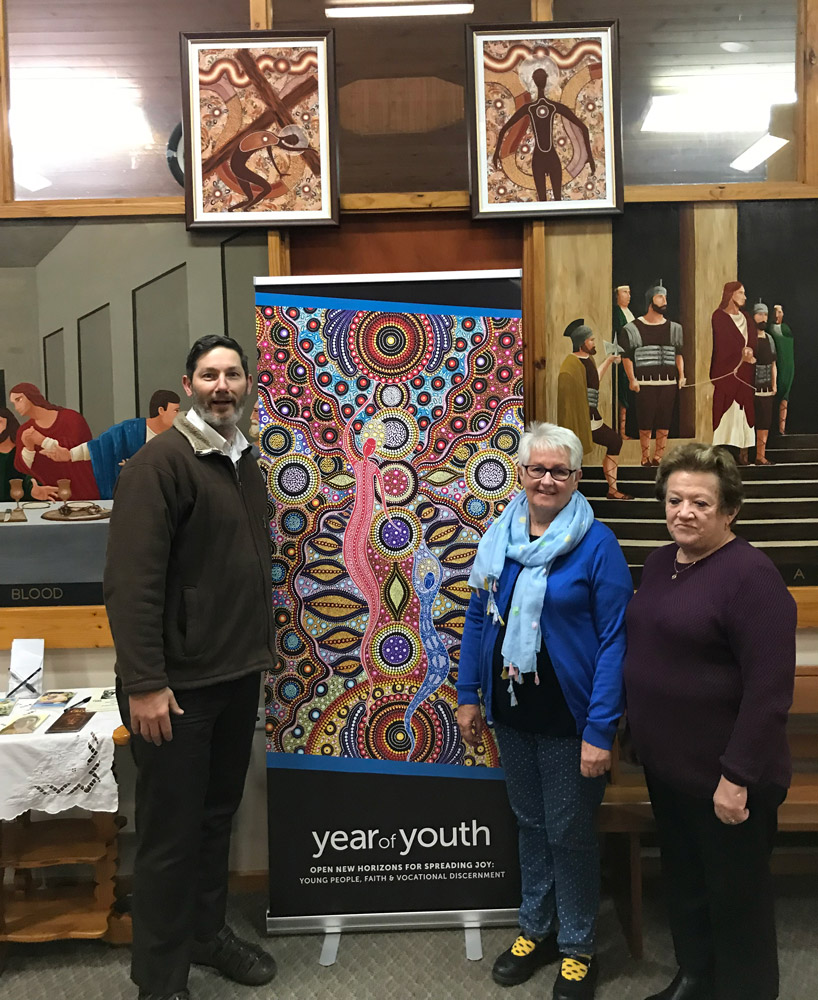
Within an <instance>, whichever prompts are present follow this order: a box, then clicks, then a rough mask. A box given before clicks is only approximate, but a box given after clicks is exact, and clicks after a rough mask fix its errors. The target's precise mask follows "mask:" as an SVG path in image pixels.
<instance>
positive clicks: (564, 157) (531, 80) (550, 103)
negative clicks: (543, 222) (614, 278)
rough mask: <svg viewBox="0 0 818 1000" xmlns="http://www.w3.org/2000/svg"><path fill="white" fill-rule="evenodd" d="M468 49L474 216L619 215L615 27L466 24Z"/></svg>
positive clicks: (564, 23)
mask: <svg viewBox="0 0 818 1000" xmlns="http://www.w3.org/2000/svg"><path fill="white" fill-rule="evenodd" d="M466 48H467V64H468V69H469V74H468V91H467V112H466V120H467V123H468V127H469V160H470V169H469V173H470V178H471V208H472V216H473V218H475V219H496V218H526V217H527V218H545V217H552V216H571V215H617V214H620V213H621V212H622V211H623V202H624V193H623V177H622V138H621V126H620V92H619V34H618V22H617V21H616V20H606V21H587V22H581V23H580V22H568V21H561V22H549V23H544V22H539V23H537V22H534V23H528V24H512V25H508V24H503V25H468V26H467V27H466ZM535 116H536V117H535ZM555 195H556V197H555Z"/></svg>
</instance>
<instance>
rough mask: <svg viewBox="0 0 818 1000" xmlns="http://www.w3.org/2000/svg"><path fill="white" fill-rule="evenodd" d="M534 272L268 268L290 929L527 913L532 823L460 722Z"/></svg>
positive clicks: (272, 827)
mask: <svg viewBox="0 0 818 1000" xmlns="http://www.w3.org/2000/svg"><path fill="white" fill-rule="evenodd" d="M520 305H521V299H520V272H519V271H466V272H452V273H449V272H445V273H439V272H435V273H432V274H386V275H355V276H348V275H337V276H332V277H321V278H298V277H289V278H257V279H256V331H257V343H258V352H259V370H258V383H259V419H260V425H261V434H260V445H261V462H262V465H263V466H264V468H265V472H266V475H267V483H268V489H269V514H270V527H271V538H272V543H273V587H274V598H273V600H274V604H275V614H276V622H277V640H276V641H277V649H278V655H279V660H278V663H277V665H276V668H275V670H274V671H273V673H272V674H271V675H270V676H269V677H268V679H267V690H266V701H267V719H266V724H267V741H268V742H267V749H268V753H267V765H268V768H267V774H268V803H269V837H270V906H269V912H268V920H267V923H268V930H270V931H287V930H293V929H299V928H300V929H303V930H319V929H324V928H328V927H347V928H362V927H372V928H378V927H381V928H382V927H389V926H405V927H413V926H414V927H420V926H430V925H444V924H463V923H472V924H474V923H490V922H507V921H508V920H509V919H510V918H512V917H513V915H514V909H515V908H516V907H517V905H518V904H519V891H520V889H519V873H518V864H517V849H516V828H515V824H514V820H513V817H512V815H511V812H510V810H509V806H508V800H507V798H506V793H505V784H504V782H503V780H502V779H503V774H502V771H501V770H500V766H499V764H500V761H499V757H498V752H497V747H496V744H495V742H494V739H493V735H492V733H491V731H490V730H489V729H488V728H486V729H485V731H484V739H483V742H482V743H481V744H480V745H479V746H477V747H474V748H472V747H468V746H466V745H465V744H464V743H463V742H462V741H461V739H460V734H459V731H458V728H457V724H456V722H455V708H456V704H457V696H456V692H455V683H456V679H457V668H458V662H459V655H460V641H461V636H462V631H463V622H464V618H465V612H466V607H467V605H468V601H469V588H468V584H467V580H468V576H469V571H470V569H471V565H472V562H473V560H474V555H475V552H476V548H477V544H478V542H479V541H480V538H481V537H482V535H483V533H484V532H485V530H486V528H487V527H488V525H489V524H490V523H491V521H492V519H493V518H494V517H496V516H497V515H498V514H499V513H500V512H501V511H502V510H503V508H504V506H505V505H506V503H507V502H508V499H509V497H510V496H511V495H513V493H514V492H515V489H516V481H517V480H516V466H515V457H516V454H517V447H518V444H519V440H520V435H521V433H522V428H523V425H522V409H521V408H522V330H521V309H520Z"/></svg>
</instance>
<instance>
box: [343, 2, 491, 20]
mask: <svg viewBox="0 0 818 1000" xmlns="http://www.w3.org/2000/svg"><path fill="white" fill-rule="evenodd" d="M473 13H474V4H473V3H394V4H393V3H390V2H389V0H387V2H386V3H380V4H371V5H369V6H366V7H364V6H354V7H353V6H345V7H326V8H325V9H324V14H325V15H326V16H327V17H418V16H423V15H426V16H427V17H445V16H447V15H452V14H473Z"/></svg>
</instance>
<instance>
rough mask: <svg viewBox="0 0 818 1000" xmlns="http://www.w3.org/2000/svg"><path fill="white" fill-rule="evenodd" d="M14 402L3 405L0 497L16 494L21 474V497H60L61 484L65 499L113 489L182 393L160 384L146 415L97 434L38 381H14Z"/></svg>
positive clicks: (169, 419)
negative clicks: (13, 489)
mask: <svg viewBox="0 0 818 1000" xmlns="http://www.w3.org/2000/svg"><path fill="white" fill-rule="evenodd" d="M9 403H10V406H11V408H9V407H4V406H0V500H9V499H12V496H11V481H12V479H19V478H20V477H22V489H23V494H22V495H21V497H20V499H25V500H43V501H44V500H56V499H57V496H58V487H60V490H61V492H59V496H60V498H61V499H63V500H99V499H100V498H101V499H110V498H111V497H112V496H113V495H114V486H115V485H116V481H117V478H118V476H119V472H120V470H121V468H122V466H123V465H124V464H125V462H127V461H128V459H129V458H132V457H133V456H134V455H135V454H136V453H137V451H139V449H140V448H141V447H142V445H143V444H145V442H146V441H150V440H151V438H153V437H156V435H157V434H162V433H163V432H164V431H166V430H167V429H168V428H169V427H170V426H171V424H172V423H173V420H174V417H175V416H176V414H177V413H178V412H179V404H180V397H179V394H178V393H176V392H174V391H173V390H172V389H157V390H156V392H154V393H153V395H152V396H151V399H150V404H149V408H148V416H147V417H134V418H133V419H131V420H123V421H122V422H121V423H118V424H114V426H113V427H109V428H108V430H106V431H104V432H103V433H102V434H100V435H99V437H96V438H94V437H92V436H91V429H90V428H89V426H88V423H87V421H86V420H85V418H84V417H83V416H82V414H81V413H79V412H78V411H77V410H72V409H70V408H69V407H67V406H58V405H57V404H56V403H51V402H49V400H47V399H46V398H45V396H44V395H43V394H42V392H41V391H40V389H39V388H38V387H37V386H36V385H35V384H34V383H33V382H20V383H18V384H17V385H13V386H12V387H11V390H10V392H9ZM60 484H62V485H60Z"/></svg>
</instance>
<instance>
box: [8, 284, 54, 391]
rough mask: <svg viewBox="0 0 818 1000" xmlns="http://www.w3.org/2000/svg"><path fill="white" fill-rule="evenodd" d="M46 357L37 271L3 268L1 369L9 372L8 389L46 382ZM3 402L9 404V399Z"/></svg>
mask: <svg viewBox="0 0 818 1000" xmlns="http://www.w3.org/2000/svg"><path fill="white" fill-rule="evenodd" d="M54 329H56V327H54ZM46 332H47V333H51V332H52V331H51V330H47V331H46ZM42 357H43V354H42V341H41V338H40V330H39V325H38V322H37V280H36V273H35V270H34V268H33V267H4V268H0V368H2V369H4V370H5V373H6V392H7V393H8V391H9V389H10V388H11V387H12V386H13V385H16V384H17V383H18V382H38V383H40V384H42V370H43V360H42ZM0 405H2V406H8V405H9V404H8V400H4V401H3V402H2V403H0Z"/></svg>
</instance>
